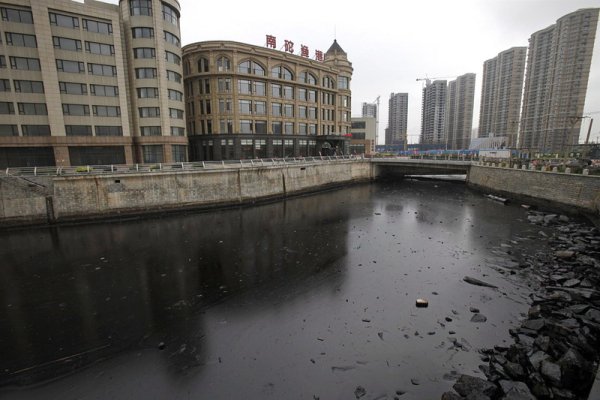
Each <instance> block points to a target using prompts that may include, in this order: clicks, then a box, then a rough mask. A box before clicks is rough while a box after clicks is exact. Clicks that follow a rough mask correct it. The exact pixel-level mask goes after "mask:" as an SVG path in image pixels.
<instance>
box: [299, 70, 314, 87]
mask: <svg viewBox="0 0 600 400" xmlns="http://www.w3.org/2000/svg"><path fill="white" fill-rule="evenodd" d="M300 82H302V83H308V84H309V85H316V84H317V77H316V76H314V75H313V74H311V73H310V72H307V71H304V72H301V73H300Z"/></svg>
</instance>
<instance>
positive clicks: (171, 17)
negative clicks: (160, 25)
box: [162, 3, 179, 26]
mask: <svg viewBox="0 0 600 400" xmlns="http://www.w3.org/2000/svg"><path fill="white" fill-rule="evenodd" d="M162 14H163V19H164V20H165V21H167V22H170V23H172V24H173V25H175V26H178V25H179V12H178V11H177V10H176V9H174V8H173V7H171V6H170V5H168V4H165V3H162Z"/></svg>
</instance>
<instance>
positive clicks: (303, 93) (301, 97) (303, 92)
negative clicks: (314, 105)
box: [296, 88, 306, 101]
mask: <svg viewBox="0 0 600 400" xmlns="http://www.w3.org/2000/svg"><path fill="white" fill-rule="evenodd" d="M296 91H297V93H298V100H302V101H306V89H304V88H297V89H296Z"/></svg>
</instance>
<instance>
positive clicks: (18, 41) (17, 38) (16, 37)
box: [5, 32, 37, 47]
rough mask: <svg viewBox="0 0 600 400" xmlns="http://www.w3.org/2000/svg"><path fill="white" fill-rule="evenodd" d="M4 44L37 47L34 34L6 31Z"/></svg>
mask: <svg viewBox="0 0 600 400" xmlns="http://www.w3.org/2000/svg"><path fill="white" fill-rule="evenodd" d="M5 35H6V44H8V45H9V46H21V47H37V40H36V39H35V35H26V34H24V33H12V32H6V33H5Z"/></svg>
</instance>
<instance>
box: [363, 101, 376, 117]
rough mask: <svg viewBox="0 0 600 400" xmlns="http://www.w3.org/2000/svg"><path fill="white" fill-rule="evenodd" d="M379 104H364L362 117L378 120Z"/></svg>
mask: <svg viewBox="0 0 600 400" xmlns="http://www.w3.org/2000/svg"><path fill="white" fill-rule="evenodd" d="M377 111H378V110H377V103H362V116H363V117H373V118H377Z"/></svg>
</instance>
